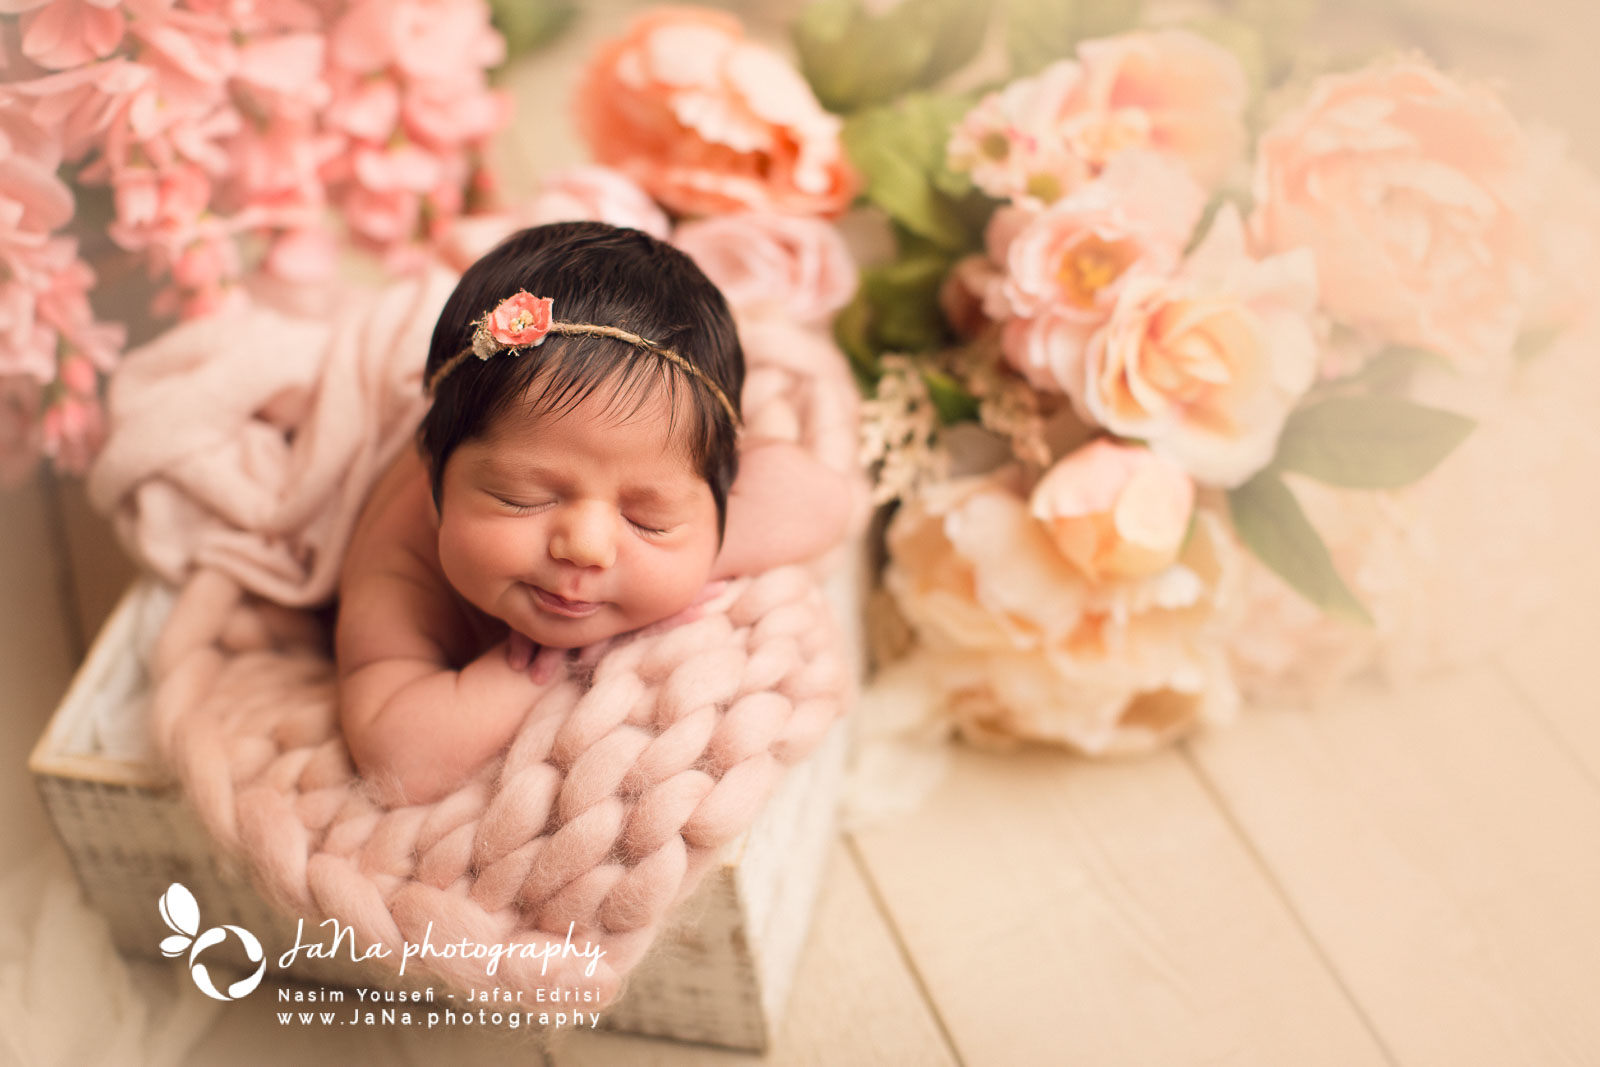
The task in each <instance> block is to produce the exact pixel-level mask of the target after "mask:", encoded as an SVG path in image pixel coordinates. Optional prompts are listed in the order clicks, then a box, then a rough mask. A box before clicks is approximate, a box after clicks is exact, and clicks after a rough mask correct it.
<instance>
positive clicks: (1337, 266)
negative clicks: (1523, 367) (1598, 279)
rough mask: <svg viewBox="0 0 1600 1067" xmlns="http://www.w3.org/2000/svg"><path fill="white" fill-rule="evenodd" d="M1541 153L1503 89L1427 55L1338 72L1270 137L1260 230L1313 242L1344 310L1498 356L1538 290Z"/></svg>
mask: <svg viewBox="0 0 1600 1067" xmlns="http://www.w3.org/2000/svg"><path fill="white" fill-rule="evenodd" d="M1534 155H1535V153H1534V152H1533V146H1532V145H1531V144H1530V142H1529V139H1528V138H1527V137H1526V136H1525V135H1524V133H1523V131H1522V130H1521V128H1520V127H1519V126H1518V125H1517V122H1516V120H1515V119H1514V118H1513V117H1512V115H1511V113H1510V112H1509V111H1508V110H1507V109H1506V108H1505V106H1504V105H1503V104H1502V103H1501V102H1500V101H1499V100H1498V99H1497V98H1496V97H1495V96H1494V95H1493V94H1491V93H1489V92H1488V91H1486V90H1482V89H1477V88H1472V87H1468V86H1464V85H1461V84H1459V83H1457V82H1455V81H1452V80H1451V79H1449V78H1447V77H1446V76H1445V75H1443V74H1441V73H1440V72H1439V71H1437V70H1435V69H1433V68H1432V67H1431V66H1429V65H1427V64H1426V63H1425V62H1423V61H1421V60H1418V59H1401V60H1396V61H1389V62H1384V63H1380V64H1377V65H1374V66H1371V67H1368V68H1366V69H1364V70H1361V71H1357V72H1354V73H1350V74H1339V75H1330V76H1328V77H1325V78H1323V79H1321V80H1320V81H1318V82H1317V84H1316V86H1315V87H1314V88H1313V90H1312V94H1311V99H1310V100H1309V102H1308V103H1307V104H1306V105H1305V106H1304V107H1303V108H1302V109H1300V110H1299V111H1297V112H1295V113H1294V114H1292V115H1290V116H1288V117H1287V118H1285V119H1284V120H1282V121H1281V122H1279V123H1278V124H1277V125H1275V126H1274V127H1273V128H1272V129H1270V130H1269V131H1268V132H1267V133H1266V134H1264V135H1263V136H1262V138H1261V145H1260V152H1259V157H1258V160H1257V168H1256V175H1255V187H1256V188H1255V194H1256V202H1257V211H1256V214H1255V217H1254V219H1253V220H1252V226H1253V229H1254V232H1255V233H1256V235H1257V236H1258V237H1259V238H1260V240H1261V241H1262V242H1263V243H1264V244H1265V245H1266V247H1268V248H1270V249H1274V250H1281V249H1288V248H1298V247H1304V248H1309V249H1311V251H1312V252H1313V253H1314V254H1315V256H1316V259H1317V273H1318V277H1319V280H1320V284H1321V289H1322V302H1323V305H1324V306H1325V307H1326V308H1327V309H1328V310H1329V311H1330V312H1331V313H1332V314H1334V315H1335V316H1337V317H1339V318H1342V319H1344V320H1347V321H1349V322H1350V323H1352V324H1354V325H1356V326H1359V327H1362V328H1364V329H1368V330H1371V331H1373V332H1374V333H1376V334H1378V335H1379V336H1381V337H1383V338H1385V339H1387V340H1389V341H1394V342H1399V343H1404V344H1414V345H1420V346H1424V347H1427V348H1433V349H1437V350H1439V351H1441V352H1443V353H1445V354H1446V355H1449V356H1452V357H1455V358H1460V359H1463V360H1467V361H1469V362H1482V361H1484V360H1491V361H1492V360H1494V359H1495V358H1496V357H1501V356H1504V355H1505V354H1506V353H1508V352H1509V351H1510V348H1511V345H1512V342H1513V340H1514V339H1515V337H1516V333H1517V330H1518V326H1519V324H1520V322H1521V319H1522V312H1523V304H1524V301H1525V300H1526V297H1527V293H1528V288H1529V273H1530V272H1529V267H1528V252H1527V245H1528V241H1527V235H1526V228H1527V227H1526V214H1527V210H1528V201H1529V198H1530V194H1531V192H1532V188H1531V186H1532V183H1533V180H1534V174H1533V171H1534V170H1535V169H1536V168H1535V167H1534V166H1533V159H1534Z"/></svg>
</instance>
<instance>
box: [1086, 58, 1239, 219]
mask: <svg viewBox="0 0 1600 1067" xmlns="http://www.w3.org/2000/svg"><path fill="white" fill-rule="evenodd" d="M1078 59H1079V61H1080V62H1081V63H1082V65H1083V78H1082V81H1081V83H1080V85H1079V87H1078V89H1077V91H1076V92H1075V93H1074V95H1073V99H1072V101H1071V103H1070V104H1069V108H1068V117H1067V120H1066V122H1065V124H1064V129H1063V133H1064V134H1065V136H1066V140H1067V143H1068V144H1069V145H1070V146H1071V148H1072V151H1073V152H1074V154H1076V155H1077V156H1078V157H1079V158H1081V159H1083V160H1085V161H1087V162H1088V164H1089V166H1090V167H1091V168H1092V169H1093V170H1095V171H1099V170H1100V169H1101V168H1103V167H1105V166H1106V165H1107V164H1108V163H1109V162H1110V161H1111V160H1112V159H1114V158H1115V157H1116V156H1117V155H1118V154H1119V153H1121V152H1123V151H1126V150H1128V149H1130V148H1145V149H1153V150H1155V151H1157V152H1161V153H1163V154H1165V155H1170V156H1173V157H1175V158H1177V159H1181V160H1182V161H1183V162H1184V163H1185V164H1186V165H1187V166H1188V168H1189V170H1190V173H1192V174H1193V175H1194V178H1195V180H1196V181H1198V182H1200V183H1201V184H1202V185H1204V186H1206V187H1208V188H1214V187H1215V186H1216V185H1218V184H1219V183H1220V182H1221V181H1222V179H1223V178H1224V177H1225V176H1226V175H1227V172H1228V170H1229V169H1230V168H1231V167H1232V166H1233V165H1234V163H1235V162H1237V161H1238V159H1239V157H1240V152H1241V151H1242V149H1243V148H1244V142H1245V128H1244V107H1245V104H1246V103H1247V102H1248V98H1249V84H1248V82H1247V81H1246V79H1245V75H1244V70H1243V68H1242V67H1240V66H1239V61H1238V60H1237V59H1235V58H1234V57H1233V53H1231V52H1229V51H1228V50H1227V49H1225V48H1223V47H1221V46H1220V45H1217V44H1214V43H1213V42H1211V41H1208V40H1206V39H1205V38H1204V37H1201V36H1200V35H1198V34H1196V33H1191V32H1190V31H1188V30H1178V29H1168V30H1157V31H1152V32H1148V33H1128V34H1122V35H1120V36H1117V37H1105V38H1101V39H1099V40H1093V41H1084V42H1083V43H1082V44H1080V45H1079V46H1078Z"/></svg>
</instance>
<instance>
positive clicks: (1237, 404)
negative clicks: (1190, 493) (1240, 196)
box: [1069, 205, 1317, 487]
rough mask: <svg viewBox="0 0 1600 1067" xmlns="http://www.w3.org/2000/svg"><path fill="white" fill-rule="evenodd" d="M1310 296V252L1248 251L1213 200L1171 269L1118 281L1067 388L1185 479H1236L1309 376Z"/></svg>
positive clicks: (1261, 451) (1229, 211)
mask: <svg viewBox="0 0 1600 1067" xmlns="http://www.w3.org/2000/svg"><path fill="white" fill-rule="evenodd" d="M1315 304H1316V277H1315V270H1314V267H1313V265H1312V262H1311V257H1310V254H1309V253H1307V252H1305V251H1304V250H1299V251H1294V252H1288V253H1284V254H1282V255H1278V256H1272V257H1269V258H1266V259H1262V260H1256V259H1253V258H1251V257H1250V255H1249V253H1248V252H1247V250H1246V248H1245V238H1244V228H1243V224H1242V223H1241V222H1240V220H1239V216H1238V213H1237V212H1236V211H1235V210H1234V209H1233V208H1232V206H1231V205H1230V206H1227V207H1224V208H1223V209H1222V210H1221V211H1219V212H1218V213H1217V216H1216V218H1215V219H1214V220H1213V222H1212V226H1211V230H1210V232H1208V233H1207V235H1206V237H1205V239H1204V240H1203V241H1202V242H1201V244H1200V246H1199V247H1198V248H1196V249H1195V250H1194V252H1193V253H1191V254H1190V256H1189V258H1188V259H1187V260H1186V261H1185V263H1184V265H1183V266H1182V267H1181V268H1180V269H1179V271H1178V273H1177V274H1176V275H1175V276H1173V277H1172V278H1170V279H1169V278H1160V277H1153V276H1140V277H1138V278H1134V279H1131V280H1130V281H1129V283H1128V285H1127V287H1126V288H1124V289H1123V291H1122V294H1121V296H1120V298H1119V299H1118V301H1117V307H1116V309H1115V310H1114V311H1113V312H1112V315H1111V319H1110V321H1109V322H1108V323H1107V324H1106V325H1105V327H1104V328H1102V329H1101V330H1100V331H1099V332H1098V333H1096V334H1095V335H1094V337H1092V338H1091V339H1090V341H1089V344H1088V346H1087V347H1086V349H1085V351H1084V358H1083V367H1082V373H1081V374H1078V373H1074V374H1073V375H1072V376H1071V379H1070V386H1069V392H1070V393H1071V394H1072V396H1073V399H1074V400H1075V401H1076V402H1077V403H1078V405H1079V406H1080V408H1081V409H1082V410H1083V412H1084V413H1085V414H1086V415H1087V416H1088V417H1090V418H1092V419H1093V420H1094V421H1095V422H1097V423H1099V424H1100V425H1101V426H1104V427H1106V428H1107V429H1108V430H1111V431H1112V432H1113V433H1117V434H1120V435H1122V436H1124V437H1133V438H1139V439H1141V440H1144V441H1145V442H1147V443H1148V444H1149V446H1150V447H1151V449H1153V450H1154V451H1156V452H1157V453H1160V454H1161V455H1164V456H1166V457H1167V458H1169V459H1171V460H1172V461H1174V462H1175V463H1177V464H1178V465H1179V466H1181V467H1183V469H1185V470H1187V471H1188V472H1189V473H1190V474H1192V475H1193V476H1194V477H1195V479H1196V480H1198V481H1200V482H1202V483H1204V484H1207V485H1217V486H1229V487H1231V486H1236V485H1239V484H1241V483H1243V482H1244V481H1245V480H1246V479H1248V478H1249V477H1250V476H1251V475H1252V474H1254V473H1255V472H1256V471H1258V470H1260V469H1261V468H1262V467H1264V466H1266V465H1267V464H1268V463H1269V462H1271V460H1272V457H1273V454H1274V453H1275V452H1276V451H1277V442H1278V434H1279V433H1280V432H1281V431H1282V429H1283V423H1284V420H1285V419H1286V418H1287V417H1288V415H1289V412H1290V410H1291V409H1293V407H1294V405H1295V403H1296V402H1297V401H1298V400H1299V398H1300V397H1301V395H1302V394H1304V393H1305V391H1306V390H1307V389H1308V388H1310V386H1311V383H1312V381H1313V380H1314V378H1315V375H1316V367H1317V343H1316V338H1315V336H1314V334H1313V332H1312V327H1311V321H1310V315H1311V312H1312V310H1313V308H1314V306H1315Z"/></svg>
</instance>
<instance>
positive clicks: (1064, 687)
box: [884, 468, 1238, 755]
mask: <svg viewBox="0 0 1600 1067" xmlns="http://www.w3.org/2000/svg"><path fill="white" fill-rule="evenodd" d="M1028 508H1029V505H1028V499H1027V496H1026V494H1025V493H1024V491H1023V485H1022V482H1021V478H1020V477H1019V475H1018V473H1017V471H1016V469H1014V468H1011V469H1007V470H1004V471H1000V472H996V473H993V474H990V475H986V476H982V477H978V478H967V479H961V480H957V481H952V482H948V483H945V484H944V485H941V486H938V487H937V488H936V489H934V490H931V491H929V492H927V493H926V494H924V495H923V496H922V497H920V498H918V499H916V500H914V501H910V502H907V503H906V504H905V505H904V506H903V507H902V508H901V510H900V511H899V512H898V513H897V514H896V516H895V518H894V520H893V522H892V523H891V524H890V527H889V533H888V542H889V551H890V563H889V568H888V570H887V572H886V574H885V577H884V582H885V585H886V586H887V588H888V589H889V590H890V591H891V593H893V595H894V596H895V599H896V601H897V603H898V605H899V607H900V610H901V611H902V612H903V613H904V615H905V616H906V618H907V620H908V621H909V622H910V623H911V625H912V626H913V627H914V628H915V629H916V631H917V633H918V636H919V638H920V640H921V644H922V647H921V650H920V651H919V652H917V653H915V655H917V656H920V657H921V662H922V664H923V668H924V669H925V670H926V671H928V672H929V673H930V675H931V676H933V677H936V678H937V679H938V680H939V683H940V688H941V689H942V691H943V692H944V693H945V695H946V697H947V702H946V703H947V710H948V711H949V713H950V714H951V716H952V717H953V719H954V721H955V722H956V724H957V725H958V727H959V728H960V729H961V731H962V732H963V733H964V734H966V735H967V736H969V737H971V738H975V739H982V740H990V741H998V740H1001V739H1019V738H1020V739H1028V740H1037V741H1044V742H1049V743H1054V744H1061V745H1066V746H1069V747H1071V748H1074V749H1077V750H1079V751H1082V752H1085V753H1088V754H1092V755H1101V754H1111V753H1119V752H1132V751H1142V750H1146V749H1150V748H1153V747H1155V746H1158V745H1160V744H1163V743H1166V742H1168V741H1170V740H1171V739H1173V738H1174V737H1176V736H1178V735H1180V734H1182V733H1184V732H1186V731H1188V730H1190V729H1192V728H1193V727H1194V726H1196V725H1197V724H1199V723H1202V722H1219V721H1224V720H1227V719H1229V718H1231V717H1232V716H1233V715H1234V714H1235V712H1236V710H1237V704H1238V701H1237V696H1236V694H1235V691H1234V688H1233V685H1232V681H1231V678H1230V675H1229V672H1228V668H1227V664H1226V662H1225V660H1224V657H1223V653H1222V645H1221V642H1220V641H1219V640H1218V638H1217V634H1216V632H1215V622H1216V619H1217V613H1218V609H1219V607H1220V606H1221V605H1223V604H1224V603H1225V602H1226V601H1227V600H1228V598H1229V597H1230V596H1231V595H1232V589H1233V585H1234V582H1235V580H1236V574H1237V552H1236V549H1235V548H1234V546H1233V543H1232V541H1231V539H1230V538H1229V537H1228V535H1227V533H1226V530H1225V529H1224V527H1223V524H1222V523H1221V521H1220V520H1219V519H1218V518H1217V517H1216V516H1215V515H1213V514H1210V513H1204V512H1203V513H1201V514H1199V515H1197V516H1196V522H1195V527H1194V532H1193V534H1192V535H1191V536H1190V538H1189V540H1188V542H1187V543H1186V544H1185V546H1184V547H1183V549H1182V551H1181V552H1180V553H1179V555H1178V558H1177V560H1176V562H1175V563H1173V565H1172V566H1170V567H1167V568H1165V569H1163V570H1161V571H1159V572H1157V573H1154V574H1151V575H1148V576H1146V577H1143V578H1138V579H1127V580H1117V581H1102V582H1090V581H1089V580H1087V579H1086V578H1085V577H1084V575H1083V574H1082V572H1080V571H1079V570H1078V568H1077V567H1076V566H1074V564H1073V563H1072V562H1070V561H1069V560H1068V559H1067V558H1066V557H1065V556H1063V555H1062V554H1061V552H1060V551H1059V550H1058V549H1057V547H1056V545H1055V544H1054V542H1053V541H1052V540H1051V538H1050V535H1049V532H1048V531H1047V530H1046V528H1045V526H1044V525H1043V524H1042V523H1040V522H1039V521H1038V520H1037V519H1035V518H1034V517H1033V516H1032V515H1031V514H1030V513H1029V510H1028Z"/></svg>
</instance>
